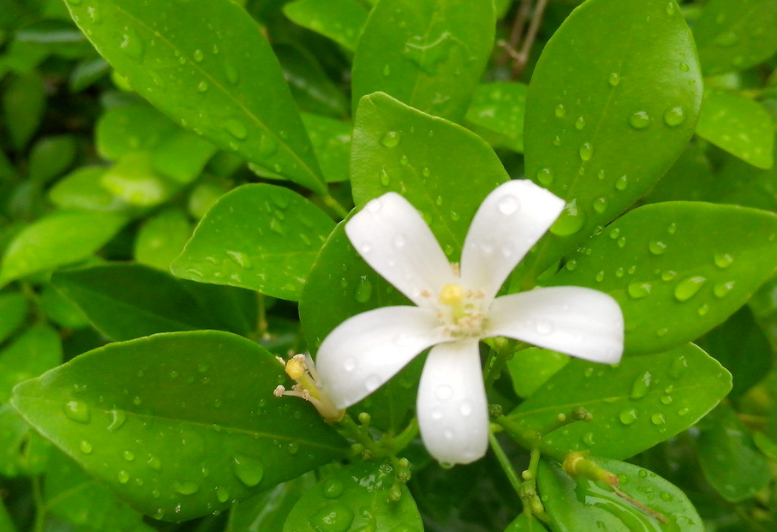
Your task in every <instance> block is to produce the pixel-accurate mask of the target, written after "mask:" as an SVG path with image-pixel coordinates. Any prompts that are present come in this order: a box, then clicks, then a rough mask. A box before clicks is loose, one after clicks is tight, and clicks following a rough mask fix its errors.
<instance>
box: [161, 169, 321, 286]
mask: <svg viewBox="0 0 777 532" xmlns="http://www.w3.org/2000/svg"><path fill="white" fill-rule="evenodd" d="M332 228H334V222H333V221H332V220H331V219H330V218H329V217H328V216H327V215H326V214H324V212H323V211H321V210H320V209H319V208H318V207H316V206H315V205H313V204H312V203H311V202H310V201H308V200H307V199H305V198H303V197H302V196H300V195H299V194H297V193H296V192H293V191H291V190H289V189H287V188H283V187H277V186H274V185H265V184H259V185H245V186H242V187H239V188H237V189H235V190H234V191H232V192H230V193H228V194H226V195H224V196H223V197H222V198H221V199H219V201H218V202H217V203H216V204H215V205H214V206H213V207H212V208H211V210H210V211H208V214H206V215H205V217H204V218H203V219H202V220H201V221H200V224H199V225H198V226H197V229H195V231H194V235H193V236H192V238H191V240H190V241H189V243H188V244H186V248H185V249H184V252H183V254H182V255H181V256H180V257H179V258H178V259H176V261H175V262H174V263H173V265H172V271H173V273H174V274H175V275H177V276H178V277H181V278H184V279H191V280H194V281H198V282H206V283H215V284H226V285H230V286H238V287H241V288H249V289H251V290H257V291H259V292H262V293H264V294H267V295H271V296H273V297H279V298H281V299H289V300H296V299H298V298H299V296H300V292H301V291H302V285H303V284H304V283H305V279H306V278H307V275H308V272H309V271H310V268H311V266H312V265H313V260H314V259H315V258H316V255H317V254H318V251H319V250H320V249H321V245H322V244H323V243H324V241H325V240H326V237H327V235H328V234H329V233H330V232H331V230H332Z"/></svg>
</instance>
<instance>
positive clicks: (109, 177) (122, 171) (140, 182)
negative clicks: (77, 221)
mask: <svg viewBox="0 0 777 532" xmlns="http://www.w3.org/2000/svg"><path fill="white" fill-rule="evenodd" d="M100 184H101V186H102V187H103V188H104V189H106V190H108V192H110V193H111V194H113V195H114V196H116V197H117V198H119V199H120V200H121V201H123V202H125V203H127V204H129V205H133V206H136V207H153V206H155V205H159V204H160V203H164V202H165V201H167V199H169V198H170V197H171V196H172V195H173V194H174V193H175V192H176V191H177V190H178V189H179V188H180V186H181V184H180V183H177V182H176V181H173V180H172V179H168V178H167V177H165V176H163V175H161V174H160V173H159V172H157V171H156V170H155V169H154V167H153V165H152V164H151V155H150V154H149V153H146V152H133V153H127V154H125V155H123V156H122V157H121V158H120V159H119V161H118V162H117V163H116V164H115V165H113V166H111V167H110V168H108V169H107V170H106V171H105V173H104V174H103V175H102V177H101V178H100Z"/></svg>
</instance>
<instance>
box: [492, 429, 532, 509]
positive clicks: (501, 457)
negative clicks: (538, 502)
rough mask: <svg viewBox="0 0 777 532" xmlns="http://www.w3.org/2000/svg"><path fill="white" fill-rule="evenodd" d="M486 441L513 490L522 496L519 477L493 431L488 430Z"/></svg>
mask: <svg viewBox="0 0 777 532" xmlns="http://www.w3.org/2000/svg"><path fill="white" fill-rule="evenodd" d="M488 442H489V444H490V445H491V450H492V451H494V455H495V456H496V459H497V460H498V461H499V465H500V466H502V469H503V470H504V472H505V476H507V480H508V481H509V482H510V485H511V486H512V487H513V489H514V490H515V493H517V494H518V496H519V497H521V496H522V495H521V479H520V478H518V473H516V472H515V469H514V468H513V465H512V464H511V463H510V460H509V459H508V458H507V454H505V451H504V449H502V445H501V444H500V443H499V440H497V439H496V435H495V434H494V433H493V432H490V431H489V433H488ZM521 500H523V499H521ZM524 505H525V503H524Z"/></svg>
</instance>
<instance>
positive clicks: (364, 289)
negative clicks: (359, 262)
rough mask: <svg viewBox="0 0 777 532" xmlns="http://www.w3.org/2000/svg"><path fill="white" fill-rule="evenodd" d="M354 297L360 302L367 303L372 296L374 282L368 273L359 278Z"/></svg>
mask: <svg viewBox="0 0 777 532" xmlns="http://www.w3.org/2000/svg"><path fill="white" fill-rule="evenodd" d="M353 297H354V299H355V300H356V301H357V302H358V303H366V302H367V301H369V300H370V298H371V297H372V283H371V282H370V280H369V279H367V276H366V275H362V276H361V277H360V278H359V282H358V283H357V284H356V291H355V292H354V296H353Z"/></svg>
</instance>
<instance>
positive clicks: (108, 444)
mask: <svg viewBox="0 0 777 532" xmlns="http://www.w3.org/2000/svg"><path fill="white" fill-rule="evenodd" d="M106 367H110V368H111V371H106V370H105V368H106ZM281 383H286V378H285V375H284V373H283V368H282V367H281V366H280V365H279V364H278V362H277V360H275V357H273V356H272V355H271V354H270V353H269V352H267V351H266V350H265V349H264V348H262V347H259V346H258V345H256V344H255V343H253V342H251V341H249V340H246V339H244V338H241V337H239V336H235V335H232V334H229V333H222V332H215V331H199V332H184V333H170V334H158V335H154V336H151V337H148V338H142V339H139V340H135V341H130V342H123V343H114V344H109V345H108V346H106V347H103V348H100V349H96V350H94V351H91V352H89V353H86V354H83V355H80V356H78V357H76V358H75V359H73V360H71V361H70V362H68V363H67V364H65V365H63V366H60V367H59V368H57V369H55V370H52V371H50V372H48V373H46V374H45V375H44V376H42V377H41V378H39V379H34V380H31V381H27V382H25V383H24V384H21V385H19V386H17V387H16V389H15V390H14V397H13V399H12V404H13V405H14V407H15V408H16V409H17V410H19V412H21V414H22V415H23V416H24V417H25V419H27V421H28V422H30V423H31V424H32V425H33V426H34V427H35V428H36V429H37V430H39V431H40V432H41V433H42V434H43V435H44V436H46V437H47V438H48V439H50V440H51V441H53V442H54V443H55V444H56V445H57V446H58V447H59V448H61V449H62V450H63V451H65V452H66V453H67V454H68V455H70V456H71V457H72V458H74V459H75V460H76V461H77V462H78V463H79V464H80V465H81V466H82V467H83V468H85V469H86V471H87V472H88V473H89V474H90V475H91V476H93V477H95V478H96V479H97V480H99V481H100V482H102V483H104V484H106V485H107V486H109V487H111V488H113V489H114V490H115V491H116V492H117V493H118V494H119V495H120V497H121V498H123V499H125V500H128V501H129V502H130V503H131V504H132V505H133V506H134V507H135V508H137V509H139V510H140V511H142V512H144V513H147V514H149V515H153V516H154V517H156V518H158V519H166V520H175V521H178V520H183V519H191V518H193V517H197V516H200V515H204V514H207V513H211V512H213V511H214V510H218V509H223V508H226V507H228V506H229V504H230V501H233V500H242V499H245V498H247V497H248V496H250V495H251V494H254V493H257V492H259V491H261V490H263V489H268V488H270V487H272V486H275V485H276V484H278V483H280V482H283V481H284V480H288V479H291V478H294V477H296V476H298V475H300V474H301V473H304V472H305V471H308V470H310V469H312V468H314V467H317V466H318V465H321V464H323V463H326V462H327V461H328V460H331V459H332V458H335V457H338V456H341V455H342V453H343V452H344V450H345V449H346V448H347V446H346V445H345V442H344V441H343V440H342V439H341V438H340V437H339V436H338V435H337V433H336V432H334V430H333V429H332V428H330V427H329V426H328V425H326V424H325V423H324V422H323V421H322V420H321V418H320V417H319V416H318V413H317V412H316V410H315V409H314V408H312V406H311V405H309V404H308V403H306V402H305V401H302V400H301V399H298V398H293V397H283V398H277V397H275V396H274V395H273V390H274V388H275V387H276V386H277V385H278V384H281ZM125 390H126V392H125Z"/></svg>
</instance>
